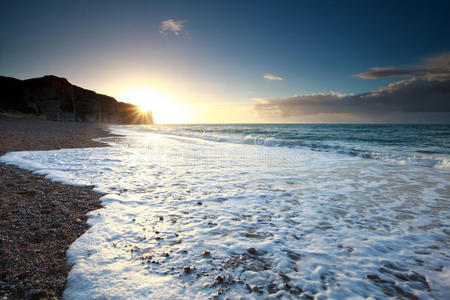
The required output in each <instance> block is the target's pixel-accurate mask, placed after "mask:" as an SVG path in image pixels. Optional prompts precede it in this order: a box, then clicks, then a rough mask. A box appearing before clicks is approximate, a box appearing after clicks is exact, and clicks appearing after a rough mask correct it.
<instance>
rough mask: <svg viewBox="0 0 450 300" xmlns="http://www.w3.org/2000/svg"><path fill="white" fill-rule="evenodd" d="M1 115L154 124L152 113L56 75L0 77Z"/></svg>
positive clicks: (57, 119) (56, 119) (54, 119)
mask: <svg viewBox="0 0 450 300" xmlns="http://www.w3.org/2000/svg"><path fill="white" fill-rule="evenodd" d="M0 112H3V113H21V114H29V115H35V116H40V117H42V118H45V119H47V120H53V121H76V122H101V123H114V124H153V115H152V113H151V112H145V113H144V112H141V111H140V110H139V108H138V107H137V106H136V105H133V104H130V103H125V102H119V101H117V100H116V99H114V98H113V97H110V96H106V95H102V94H97V93H96V92H94V91H91V90H87V89H84V88H81V87H78V86H76V85H73V84H71V83H70V82H69V81H68V80H67V79H65V78H61V77H57V76H54V75H47V76H44V77H41V78H32V79H27V80H19V79H16V78H12V77H4V76H0Z"/></svg>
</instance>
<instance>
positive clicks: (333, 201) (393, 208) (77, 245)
mask: <svg viewBox="0 0 450 300" xmlns="http://www.w3.org/2000/svg"><path fill="white" fill-rule="evenodd" d="M136 128H137V127H132V126H128V127H127V126H120V127H113V132H115V133H120V134H123V135H124V137H117V138H112V139H111V138H109V139H104V141H105V142H107V143H109V144H110V147H105V148H89V149H66V150H57V151H34V152H11V153H8V154H6V155H5V156H3V157H2V158H1V161H3V162H6V163H12V164H16V165H18V166H20V167H23V168H26V169H30V170H33V171H35V172H38V173H40V174H45V175H47V177H48V178H50V179H53V180H57V181H61V182H64V183H69V184H79V185H94V186H95V187H96V190H97V191H100V192H103V193H106V194H107V195H106V196H104V197H103V198H102V202H103V204H104V208H102V209H99V210H96V211H93V212H91V213H90V214H89V221H88V222H89V224H90V225H91V227H90V229H89V230H88V231H87V232H86V233H85V234H84V235H82V236H81V237H80V238H79V239H78V240H77V241H75V242H74V243H73V244H72V246H71V247H70V249H69V263H70V264H74V265H73V268H72V270H71V272H70V274H69V278H68V284H67V288H66V290H65V292H64V298H65V299H79V298H82V297H83V298H89V299H93V298H118V299H144V298H154V299H183V298H197V299H205V298H209V297H211V298H213V297H217V298H220V299H225V298H227V297H229V298H231V299H235V298H239V297H243V298H244V299H250V298H264V299H267V298H269V299H270V298H274V299H278V298H280V297H282V298H286V299H289V298H293V299H296V298H302V297H303V298H308V297H315V298H316V299H322V298H325V297H327V298H335V299H342V298H349V297H362V298H385V297H386V296H392V295H393V296H398V297H406V298H413V297H419V298H421V299H444V298H445V297H446V296H447V293H448V290H449V288H450V272H449V270H448V268H449V266H450V264H449V258H448V253H449V243H448V241H449V240H448V234H449V233H450V232H449V225H450V224H449V223H450V222H449V220H450V209H449V207H450V199H449V197H448V195H449V194H450V184H449V183H450V174H449V173H448V172H444V171H439V170H436V169H430V168H421V167H417V166H410V165H405V166H402V165H397V164H390V163H387V162H383V161H377V160H367V159H361V158H360V157H352V156H348V155H342V154H338V153H331V152H329V153H323V152H316V151H310V150H306V149H295V148H283V147H265V146H263V145H252V144H249V145H239V144H233V143H224V142H215V141H207V140H204V139H199V138H192V137H185V136H176V135H164V134H155V133H149V132H148V131H146V130H136Z"/></svg>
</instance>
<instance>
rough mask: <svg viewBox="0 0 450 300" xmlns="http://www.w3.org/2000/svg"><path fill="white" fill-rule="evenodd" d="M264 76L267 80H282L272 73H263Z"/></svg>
mask: <svg viewBox="0 0 450 300" xmlns="http://www.w3.org/2000/svg"><path fill="white" fill-rule="evenodd" d="M264 78H265V79H267V80H283V77H281V76H277V75H272V74H266V75H264Z"/></svg>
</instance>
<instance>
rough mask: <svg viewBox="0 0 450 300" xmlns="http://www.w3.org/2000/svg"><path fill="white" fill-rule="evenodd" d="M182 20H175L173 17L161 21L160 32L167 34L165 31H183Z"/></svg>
mask: <svg viewBox="0 0 450 300" xmlns="http://www.w3.org/2000/svg"><path fill="white" fill-rule="evenodd" d="M183 27H184V22H183V21H175V20H174V19H168V20H165V21H162V22H161V30H160V32H161V33H162V34H167V32H169V31H172V32H173V33H174V34H175V35H180V34H181V33H182V31H183Z"/></svg>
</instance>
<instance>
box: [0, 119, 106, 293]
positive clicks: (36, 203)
mask: <svg viewBox="0 0 450 300" xmlns="http://www.w3.org/2000/svg"><path fill="white" fill-rule="evenodd" d="M105 128H106V127H105V125H101V124H87V123H69V122H64V123H63V122H50V121H44V120H39V119H13V118H7V117H2V116H0V141H1V143H0V156H1V155H3V154H5V153H6V152H9V151H26V150H53V149H61V148H85V147H105V144H103V143H98V142H94V141H92V139H93V138H98V137H105V136H108V135H109V134H108V133H107V132H106V131H105ZM101 196H102V195H101V194H98V193H94V192H93V191H92V188H89V187H74V186H68V185H64V184H59V183H55V182H51V181H50V180H47V179H45V178H44V177H43V176H40V175H36V174H33V173H31V172H29V171H25V170H22V169H19V168H17V167H14V166H11V165H5V164H3V163H0V298H3V299H23V298H25V299H41V298H45V299H54V298H58V299H60V298H61V296H62V292H63V291H64V288H65V284H66V278H67V275H68V273H69V271H70V266H68V265H67V264H66V251H67V249H68V247H69V246H70V244H72V243H73V241H75V240H76V239H77V238H78V237H79V236H80V235H82V234H83V233H84V232H85V231H86V230H87V228H88V225H87V224H86V220H87V218H86V213H87V212H89V211H91V210H94V209H97V208H100V207H101V205H100V201H99V198H100V197H101Z"/></svg>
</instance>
